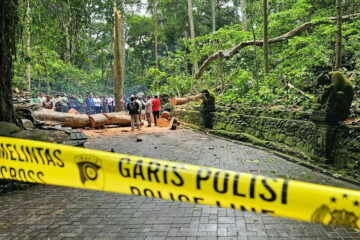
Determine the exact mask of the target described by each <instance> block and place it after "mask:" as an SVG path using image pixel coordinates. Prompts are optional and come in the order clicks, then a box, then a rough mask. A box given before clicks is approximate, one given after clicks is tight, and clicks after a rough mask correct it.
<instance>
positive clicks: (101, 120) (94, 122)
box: [89, 114, 107, 128]
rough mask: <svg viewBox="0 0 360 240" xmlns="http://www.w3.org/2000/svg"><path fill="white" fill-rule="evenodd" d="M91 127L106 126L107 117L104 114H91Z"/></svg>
mask: <svg viewBox="0 0 360 240" xmlns="http://www.w3.org/2000/svg"><path fill="white" fill-rule="evenodd" d="M89 120H90V127H91V128H99V127H104V126H105V124H106V121H107V118H106V117H105V116H104V115H102V114H94V115H89Z"/></svg>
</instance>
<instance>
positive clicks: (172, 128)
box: [169, 117, 177, 130]
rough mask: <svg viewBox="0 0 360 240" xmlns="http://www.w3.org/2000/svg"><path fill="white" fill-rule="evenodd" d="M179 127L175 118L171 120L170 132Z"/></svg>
mask: <svg viewBox="0 0 360 240" xmlns="http://www.w3.org/2000/svg"><path fill="white" fill-rule="evenodd" d="M176 127H177V119H176V118H175V117H173V118H171V121H170V124H169V129H170V130H176Z"/></svg>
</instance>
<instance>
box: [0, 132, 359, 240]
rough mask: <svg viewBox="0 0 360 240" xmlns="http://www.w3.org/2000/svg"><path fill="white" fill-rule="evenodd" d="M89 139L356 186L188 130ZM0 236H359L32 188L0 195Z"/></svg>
mask: <svg viewBox="0 0 360 240" xmlns="http://www.w3.org/2000/svg"><path fill="white" fill-rule="evenodd" d="M137 137H138V138H141V139H142V140H143V141H142V142H136V141H135V140H136V139H135V135H134V133H124V134H122V135H121V136H100V135H99V136H96V135H95V136H93V137H92V138H91V139H90V140H89V141H88V142H87V144H86V147H88V148H96V149H103V150H110V149H111V148H113V149H114V150H115V151H116V152H120V153H130V154H134V155H139V156H148V157H153V158H160V159H168V160H174V161H178V162H186V163H192V164H198V165H205V166H211V167H217V168H223V169H231V170H237V171H243V172H251V173H254V174H263V175H267V176H274V177H275V176H276V177H285V178H287V177H290V178H291V179H299V180H303V181H308V182H316V183H322V184H329V185H334V186H341V187H347V188H354V189H359V188H358V187H356V186H354V185H351V184H348V183H344V182H341V181H338V180H336V179H333V178H330V177H327V176H324V175H322V174H319V173H317V172H313V171H311V170H309V169H307V168H304V167H301V166H299V165H296V164H293V163H290V162H287V161H286V160H283V159H281V158H279V157H277V156H275V155H273V154H271V153H269V152H265V151H261V150H258V149H254V148H251V147H247V146H244V145H239V144H236V143H233V142H230V141H225V140H220V139H218V138H214V137H209V136H206V135H202V134H198V133H194V132H191V131H188V130H177V131H173V132H169V131H161V132H157V133H152V134H149V133H145V134H140V135H137ZM0 206H1V210H0V239H174V240H175V239H176V240H182V239H189V240H190V239H191V240H193V239H194V240H195V239H205V240H211V239H219V240H220V239H223V240H225V239H228V240H232V239H247V240H252V239H274V240H278V239H299V240H300V239H360V233H359V232H356V231H354V230H349V229H344V228H334V227H331V226H322V225H318V224H310V223H303V222H299V221H294V220H288V219H283V218H272V217H270V216H267V215H261V214H256V213H251V212H241V211H235V210H232V209H222V208H217V207H209V206H200V205H194V204H186V203H179V202H171V201H165V200H159V199H150V198H144V197H137V196H124V195H120V194H113V193H103V192H96V191H86V190H80V189H71V188H62V187H53V186H40V185H38V186H34V187H31V188H29V189H26V190H23V191H16V192H12V193H8V194H4V195H1V196H0Z"/></svg>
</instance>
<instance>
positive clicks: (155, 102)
mask: <svg viewBox="0 0 360 240" xmlns="http://www.w3.org/2000/svg"><path fill="white" fill-rule="evenodd" d="M154 97H155V98H154V99H153V100H152V111H153V115H154V122H155V126H157V119H159V118H160V99H159V96H158V95H157V94H156V95H155V96H154Z"/></svg>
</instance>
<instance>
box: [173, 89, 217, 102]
mask: <svg viewBox="0 0 360 240" xmlns="http://www.w3.org/2000/svg"><path fill="white" fill-rule="evenodd" d="M221 89H222V85H220V86H217V87H216V88H213V89H211V90H210V91H211V92H216V91H219V90H221ZM201 97H202V94H201V93H198V94H196V95H194V96H187V97H182V98H176V97H174V98H172V99H171V101H170V103H171V105H173V106H175V105H183V104H185V103H188V102H192V101H197V100H200V99H201Z"/></svg>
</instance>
